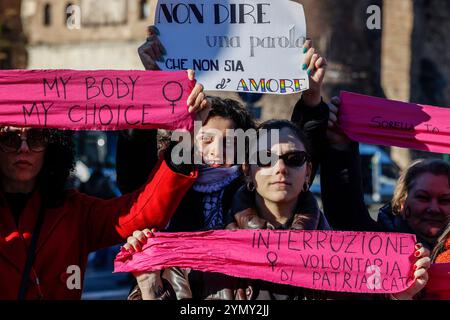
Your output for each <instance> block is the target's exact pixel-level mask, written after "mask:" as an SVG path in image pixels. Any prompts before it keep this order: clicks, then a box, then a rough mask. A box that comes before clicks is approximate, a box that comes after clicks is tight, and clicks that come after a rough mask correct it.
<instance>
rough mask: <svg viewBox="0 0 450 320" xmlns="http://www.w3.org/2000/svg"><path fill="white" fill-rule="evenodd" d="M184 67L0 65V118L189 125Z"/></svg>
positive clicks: (25, 122)
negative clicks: (117, 68) (166, 69)
mask: <svg viewBox="0 0 450 320" xmlns="http://www.w3.org/2000/svg"><path fill="white" fill-rule="evenodd" d="M194 85H195V81H194V80H192V81H191V80H189V79H188V76H187V73H186V71H179V72H163V71H158V72H157V71H115V70H98V71H75V70H12V71H0V123H1V124H2V125H8V126H17V127H39V128H58V129H70V130H121V129H129V128H142V129H152V128H154V129H167V130H175V129H187V130H191V129H192V128H193V115H192V114H189V113H188V108H187V106H186V101H187V98H188V96H189V94H190V92H191V91H192V89H193V87H194Z"/></svg>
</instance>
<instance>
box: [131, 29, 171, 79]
mask: <svg viewBox="0 0 450 320" xmlns="http://www.w3.org/2000/svg"><path fill="white" fill-rule="evenodd" d="M158 34H159V30H158V28H156V27H155V26H149V27H148V28H147V41H145V43H144V44H143V45H141V46H140V47H139V49H138V53H139V57H140V58H141V61H142V64H143V65H144V68H145V70H161V69H160V68H159V67H158V65H157V64H156V62H155V61H157V60H158V61H164V58H163V57H162V56H163V55H164V53H165V49H164V47H163V45H162V44H161V41H160V40H159V38H158Z"/></svg>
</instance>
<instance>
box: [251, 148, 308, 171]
mask: <svg viewBox="0 0 450 320" xmlns="http://www.w3.org/2000/svg"><path fill="white" fill-rule="evenodd" d="M279 159H282V160H283V162H284V163H285V164H286V165H287V166H288V167H291V168H300V167H302V166H303V165H304V164H305V163H306V162H307V161H309V156H308V154H307V153H306V152H305V151H292V152H288V153H285V154H283V155H281V156H280V155H278V154H276V153H272V152H271V151H270V150H264V151H260V152H259V153H258V156H257V159H256V164H257V165H258V167H260V168H268V167H271V166H272V165H274V164H275V163H277V161H278V160H279Z"/></svg>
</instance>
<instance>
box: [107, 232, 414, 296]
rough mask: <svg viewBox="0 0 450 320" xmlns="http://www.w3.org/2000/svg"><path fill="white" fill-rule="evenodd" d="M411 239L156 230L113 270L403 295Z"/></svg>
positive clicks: (121, 256)
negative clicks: (170, 271)
mask: <svg viewBox="0 0 450 320" xmlns="http://www.w3.org/2000/svg"><path fill="white" fill-rule="evenodd" d="M415 243H416V238H415V236H414V235H411V234H399V233H365V232H337V231H296V230H286V231H285V230H236V231H230V230H219V231H207V232H196V233H164V232H162V233H157V234H156V236H155V237H154V238H150V239H148V241H147V243H146V244H145V245H144V247H143V250H142V251H141V252H137V253H133V254H131V253H129V252H120V253H119V254H118V256H117V257H116V261H115V270H114V271H115V272H146V271H156V270H162V269H164V268H169V267H181V268H192V269H195V270H198V271H204V272H217V273H223V274H227V275H229V276H234V277H239V278H249V279H261V280H265V281H270V282H274V283H280V284H286V285H292V286H299V287H304V288H310V289H317V290H326V291H336V292H355V293H397V292H402V291H404V290H406V289H407V288H409V287H410V286H411V284H412V282H413V266H414V263H415V261H416V260H415V258H414V251H415V249H414V246H415Z"/></svg>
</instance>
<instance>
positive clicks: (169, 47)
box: [155, 0, 309, 94]
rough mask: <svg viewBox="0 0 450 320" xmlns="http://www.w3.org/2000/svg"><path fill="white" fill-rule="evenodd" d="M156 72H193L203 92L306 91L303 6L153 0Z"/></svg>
mask: <svg viewBox="0 0 450 320" xmlns="http://www.w3.org/2000/svg"><path fill="white" fill-rule="evenodd" d="M155 25H156V26H157V27H158V29H159V31H160V40H161V42H162V44H163V46H164V47H165V49H166V51H167V54H166V55H165V56H164V61H163V62H158V65H159V67H160V68H161V69H162V70H185V69H193V70H195V71H196V78H197V80H198V81H199V82H200V83H202V84H203V85H204V86H205V90H223V91H239V92H247V93H252V92H258V93H273V94H290V93H298V92H301V91H304V90H307V89H308V87H309V83H308V75H307V72H306V70H302V64H303V60H304V53H303V45H304V42H305V37H306V21H305V14H304V11H303V6H302V5H300V4H298V3H296V2H293V1H290V0H159V1H158V5H157V7H156V14H155Z"/></svg>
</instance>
